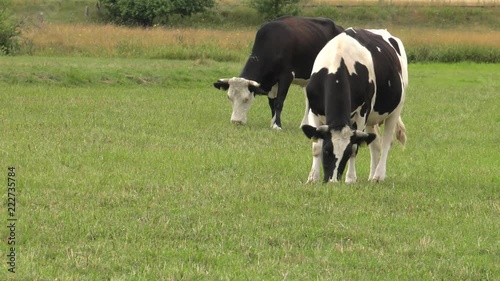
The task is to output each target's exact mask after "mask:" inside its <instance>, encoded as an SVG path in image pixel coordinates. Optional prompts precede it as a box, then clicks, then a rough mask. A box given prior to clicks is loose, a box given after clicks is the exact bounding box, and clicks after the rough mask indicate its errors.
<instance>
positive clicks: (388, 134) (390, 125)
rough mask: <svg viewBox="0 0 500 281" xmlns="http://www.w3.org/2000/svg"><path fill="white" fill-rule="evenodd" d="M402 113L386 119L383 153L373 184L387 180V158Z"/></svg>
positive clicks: (397, 112)
mask: <svg viewBox="0 0 500 281" xmlns="http://www.w3.org/2000/svg"><path fill="white" fill-rule="evenodd" d="M400 112H401V110H396V111H395V112H394V113H393V114H392V115H391V116H389V117H388V118H387V119H385V122H384V133H383V136H382V153H381V154H380V161H379V163H378V165H377V168H376V169H375V174H374V175H373V178H372V179H371V181H373V182H381V181H383V180H384V179H385V176H386V166H387V157H388V156H389V150H390V149H391V145H392V138H393V136H394V131H395V130H396V123H397V122H398V120H399V114H400Z"/></svg>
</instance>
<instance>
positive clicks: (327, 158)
mask: <svg viewBox="0 0 500 281" xmlns="http://www.w3.org/2000/svg"><path fill="white" fill-rule="evenodd" d="M302 130H303V131H304V133H305V135H306V136H307V137H308V138H321V139H323V148H322V157H321V159H322V163H323V172H324V182H327V181H333V182H338V181H340V178H341V177H342V174H343V173H344V170H345V167H346V164H347V161H348V160H349V158H350V157H351V156H352V155H355V154H356V153H357V147H358V145H360V144H361V143H363V142H364V143H367V144H370V143H371V142H372V141H373V140H374V139H375V137H376V135H375V134H367V133H365V132H361V131H356V130H351V128H350V127H349V126H345V127H344V128H342V129H341V130H332V129H330V128H329V127H328V126H327V125H323V126H320V127H319V128H315V127H312V126H309V125H304V126H302Z"/></svg>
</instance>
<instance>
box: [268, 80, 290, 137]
mask: <svg viewBox="0 0 500 281" xmlns="http://www.w3.org/2000/svg"><path fill="white" fill-rule="evenodd" d="M292 81H293V75H292V74H291V73H289V74H284V75H282V76H281V77H280V79H279V81H278V95H277V97H276V100H275V101H274V110H275V113H274V117H273V122H272V125H271V128H273V129H277V130H281V129H282V126H281V111H282V110H283V104H284V103H285V99H286V95H287V93H288V89H289V88H290V85H291V84H292Z"/></svg>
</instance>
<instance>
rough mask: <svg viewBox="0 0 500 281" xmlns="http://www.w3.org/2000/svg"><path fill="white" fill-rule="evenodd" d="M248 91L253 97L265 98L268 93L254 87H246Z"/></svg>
mask: <svg viewBox="0 0 500 281" xmlns="http://www.w3.org/2000/svg"><path fill="white" fill-rule="evenodd" d="M248 90H249V91H250V92H252V93H253V94H254V95H265V96H267V94H268V92H266V91H264V90H262V89H261V88H260V87H256V86H254V85H248Z"/></svg>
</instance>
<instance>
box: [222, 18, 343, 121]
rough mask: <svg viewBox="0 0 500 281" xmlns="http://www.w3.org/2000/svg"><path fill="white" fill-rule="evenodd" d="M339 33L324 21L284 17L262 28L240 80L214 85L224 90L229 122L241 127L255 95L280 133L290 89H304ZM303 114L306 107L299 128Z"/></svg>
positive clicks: (339, 30)
mask: <svg viewBox="0 0 500 281" xmlns="http://www.w3.org/2000/svg"><path fill="white" fill-rule="evenodd" d="M342 31H343V28H342V27H340V26H337V25H335V24H334V23H333V22H332V21H331V20H329V19H324V18H304V17H291V16H287V17H281V18H278V19H276V20H274V21H271V22H268V23H266V24H264V25H262V26H261V27H260V29H259V30H258V31H257V34H256V36H255V42H254V45H253V48H252V53H251V54H250V57H249V58H248V60H247V62H246V64H245V67H244V68H243V71H242V72H241V74H240V76H239V77H233V78H231V79H219V80H218V81H217V82H216V83H214V87H216V88H218V89H223V90H227V96H228V98H229V100H230V101H231V103H232V106H233V113H232V115H231V121H232V122H233V123H235V124H245V123H246V122H247V113H248V110H249V109H250V106H251V105H252V101H253V100H254V97H255V95H267V96H268V98H269V107H270V108H271V116H272V120H271V127H272V128H275V129H281V128H282V126H281V111H282V109H283V103H284V101H285V98H286V95H287V93H288V89H289V87H290V85H291V84H292V83H294V84H298V85H300V86H302V87H305V85H307V81H308V79H309V77H310V75H311V70H312V66H313V63H314V59H315V58H316V55H317V54H318V53H319V51H321V49H322V48H323V47H324V46H325V44H326V43H327V42H328V41H329V40H330V39H332V38H333V37H335V36H336V35H338V34H339V33H340V32H342ZM307 112H308V107H307V104H306V113H305V114H304V119H303V121H302V123H303V124H304V123H305V121H306V119H307Z"/></svg>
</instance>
